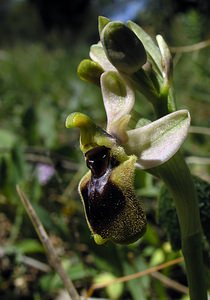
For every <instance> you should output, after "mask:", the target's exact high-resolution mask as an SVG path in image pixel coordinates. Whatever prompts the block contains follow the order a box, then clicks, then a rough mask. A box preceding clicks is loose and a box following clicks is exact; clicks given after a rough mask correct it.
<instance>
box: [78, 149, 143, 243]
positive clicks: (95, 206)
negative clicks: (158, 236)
mask: <svg viewBox="0 0 210 300" xmlns="http://www.w3.org/2000/svg"><path fill="white" fill-rule="evenodd" d="M85 157H86V163H87V166H88V168H89V169H90V171H89V172H88V173H87V174H86V175H85V176H84V177H83V178H82V179H81V181H80V184H79V193H80V196H81V199H82V203H83V206H84V210H85V215H86V219H87V223H88V225H89V228H90V230H91V232H92V234H93V237H94V240H95V242H96V243H97V244H99V245H101V244H103V243H105V242H106V241H107V240H111V241H113V242H116V243H120V244H129V243H132V242H134V241H136V240H137V239H139V238H140V237H141V236H142V235H143V234H144V232H145V230H146V216H145V212H144V210H143V208H142V204H141V202H140V201H139V199H137V197H136V195H135V192H134V171H135V163H136V157H135V156H134V155H131V156H127V155H126V154H125V152H124V150H123V148H122V147H120V146H114V147H112V148H107V147H96V148H94V149H92V150H90V151H88V152H87V153H86V154H85Z"/></svg>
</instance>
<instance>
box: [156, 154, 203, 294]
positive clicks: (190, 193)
mask: <svg viewBox="0 0 210 300" xmlns="http://www.w3.org/2000/svg"><path fill="white" fill-rule="evenodd" d="M154 173H155V174H156V175H158V176H159V177H161V178H162V179H163V181H164V182H165V184H166V185H167V187H168V188H169V190H170V191H171V193H172V195H173V198H174V201H175V205H176V210H177V215H178V219H179V223H180V228H181V239H182V252H183V255H184V259H185V264H186V271H187V279H188V285H189V292H190V299H191V300H207V291H206V284H205V275H204V266H203V259H202V241H201V237H202V229H201V223H200V214H199V208H198V203H197V195H196V191H195V188H194V184H193V181H192V176H191V174H190V171H189V169H188V166H187V165H186V163H185V161H184V159H183V156H182V155H181V153H179V152H178V153H177V154H176V155H174V157H172V158H171V159H170V160H169V161H168V162H166V163H165V164H163V165H162V166H159V167H157V168H155V169H154Z"/></svg>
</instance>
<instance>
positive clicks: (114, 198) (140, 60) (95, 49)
mask: <svg viewBox="0 0 210 300" xmlns="http://www.w3.org/2000/svg"><path fill="white" fill-rule="evenodd" d="M99 25H100V26H99V27H100V28H99V31H100V36H101V41H100V42H99V43H98V44H96V45H93V46H91V49H90V58H91V60H84V61H82V62H81V63H80V65H79V68H78V72H79V74H80V77H81V78H83V79H85V80H88V81H91V82H93V83H96V84H97V85H99V86H100V87H101V92H102V98H103V102H104V107H105V111H106V115H107V126H106V129H105V130H104V129H102V128H100V127H98V126H97V125H96V124H94V122H93V121H92V120H91V119H90V118H89V117H88V116H87V115H85V114H81V113H79V112H76V113H72V114H70V115H69V116H68V118H67V120H66V127H67V128H72V127H79V128H80V132H81V137H80V148H81V150H82V152H83V154H84V156H85V160H86V164H87V167H88V168H89V169H90V171H89V172H88V173H87V174H86V175H85V176H84V177H83V178H82V179H81V181H80V183H79V194H80V196H81V199H82V202H83V206H84V210H85V215H86V219H87V223H88V225H89V228H90V230H91V232H92V234H93V237H94V240H95V242H96V243H97V244H103V243H104V242H106V241H107V240H112V241H114V242H117V243H131V242H134V241H135V240H137V239H138V238H139V237H141V236H142V235H143V234H144V232H145V230H146V215H145V211H144V209H143V207H142V203H141V202H140V201H139V200H138V199H137V197H136V195H135V191H134V187H133V186H134V175H135V168H140V169H151V168H154V167H157V166H159V165H161V164H163V163H165V162H166V161H168V160H169V159H170V158H171V157H172V156H173V155H174V154H175V153H176V152H177V151H178V149H179V148H180V146H181V145H182V143H183V142H184V140H185V138H186V136H187V132H188V128H189V125H190V116H189V112H188V111H187V110H180V111H175V112H172V113H170V114H167V115H166V116H164V117H162V118H159V119H157V120H155V121H154V122H150V123H149V124H147V125H145V126H143V127H137V128H134V129H130V130H128V123H129V121H130V118H131V114H132V109H133V107H134V104H135V93H134V86H133V84H132V82H131V81H129V80H128V77H127V76H132V74H135V73H136V72H138V70H140V69H141V68H142V66H143V65H144V64H145V63H146V61H147V55H146V51H145V49H144V47H143V45H142V43H141V42H140V40H139V39H138V38H137V36H136V35H135V34H134V32H133V31H132V30H130V29H129V28H128V27H126V26H125V25H124V24H123V23H121V22H114V24H113V23H112V22H111V23H110V22H109V21H108V20H107V19H106V18H104V19H102V21H101V22H100V24H99ZM113 25H114V36H113V37H112V33H113ZM116 33H117V41H116V37H115V36H116ZM106 35H108V38H106ZM121 35H122V38H121ZM159 40H160V41H159V44H161V42H162V40H161V39H159ZM127 44H129V47H127ZM162 44H163V42H162ZM162 44H161V45H162ZM163 46H164V44H163ZM162 48H164V47H162ZM130 49H132V51H130ZM164 49H165V48H164ZM162 52H164V50H162ZM134 54H135V55H134ZM162 71H163V75H164V78H166V76H167V74H168V73H169V70H167V73H166V72H164V70H162ZM128 216H129V217H128Z"/></svg>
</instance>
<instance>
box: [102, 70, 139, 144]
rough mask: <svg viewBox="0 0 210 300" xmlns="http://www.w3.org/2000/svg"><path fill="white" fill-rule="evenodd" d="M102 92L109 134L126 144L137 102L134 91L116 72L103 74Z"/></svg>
mask: <svg viewBox="0 0 210 300" xmlns="http://www.w3.org/2000/svg"><path fill="white" fill-rule="evenodd" d="M101 91H102V95H103V101H104V106H105V110H106V114H107V132H108V133H110V134H111V135H113V136H115V137H117V138H118V139H119V140H120V142H121V143H124V142H126V140H125V139H127V138H126V137H127V134H126V128H127V124H128V122H129V119H130V115H129V114H130V111H131V110H132V108H133V105H134V101H135V95H134V91H133V89H132V88H131V87H130V86H129V85H128V84H127V83H125V81H124V80H123V78H122V77H121V76H120V74H119V73H118V72H114V71H109V72H105V73H103V74H102V76H101Z"/></svg>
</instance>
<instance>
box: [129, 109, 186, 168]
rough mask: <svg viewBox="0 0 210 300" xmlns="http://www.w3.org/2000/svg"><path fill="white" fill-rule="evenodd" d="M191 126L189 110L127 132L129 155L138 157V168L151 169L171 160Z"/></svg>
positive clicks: (174, 113) (180, 111)
mask: <svg viewBox="0 0 210 300" xmlns="http://www.w3.org/2000/svg"><path fill="white" fill-rule="evenodd" d="M189 126H190V114H189V112H188V111H187V110H178V111H176V112H173V113H171V114H168V115H166V116H164V117H162V118H160V119H158V120H156V121H154V122H152V123H150V124H148V125H146V126H144V127H140V128H137V129H133V130H130V131H128V132H127V135H128V143H127V145H126V150H127V153H128V154H129V153H132V154H135V155H136V156H137V157H138V160H137V167H138V168H140V169H150V168H153V167H156V166H158V165H161V164H163V163H164V162H166V161H167V160H169V159H170V158H171V157H172V156H173V155H174V154H175V153H176V152H177V151H178V150H179V148H180V147H181V145H182V144H183V142H184V140H185V138H186V136H187V133H188V129H189Z"/></svg>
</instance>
